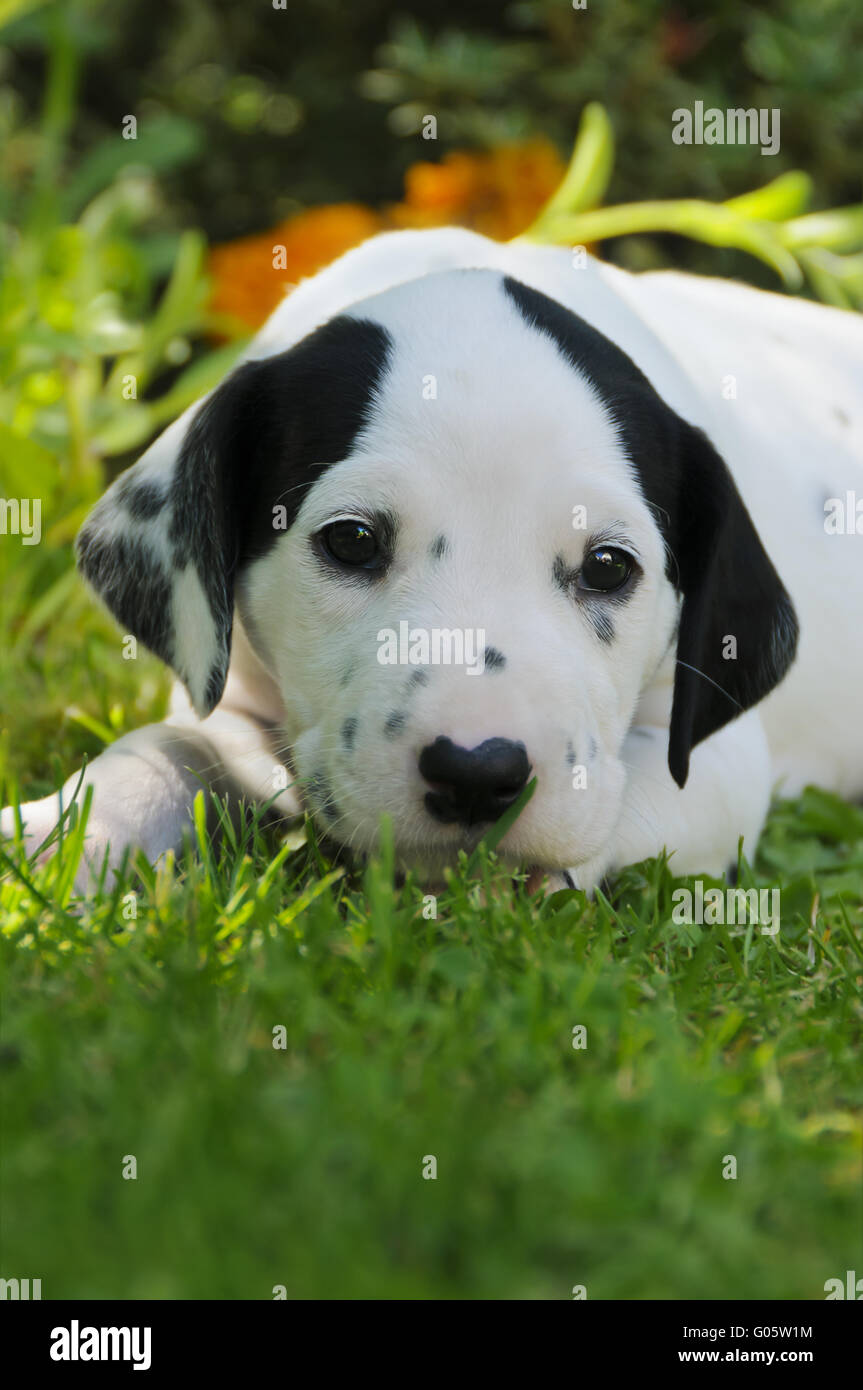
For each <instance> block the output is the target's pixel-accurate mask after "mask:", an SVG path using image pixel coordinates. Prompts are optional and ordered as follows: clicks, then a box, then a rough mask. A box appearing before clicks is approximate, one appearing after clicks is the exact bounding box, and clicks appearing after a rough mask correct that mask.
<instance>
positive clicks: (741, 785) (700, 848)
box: [553, 709, 771, 892]
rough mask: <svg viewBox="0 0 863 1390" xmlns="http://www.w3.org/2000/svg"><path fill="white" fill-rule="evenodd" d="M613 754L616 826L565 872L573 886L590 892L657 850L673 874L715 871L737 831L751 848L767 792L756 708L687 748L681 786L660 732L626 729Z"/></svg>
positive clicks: (732, 855) (729, 859)
mask: <svg viewBox="0 0 863 1390" xmlns="http://www.w3.org/2000/svg"><path fill="white" fill-rule="evenodd" d="M621 757H622V760H623V762H624V764H625V767H626V773H627V783H626V790H625V792H624V800H623V809H622V811H621V815H620V818H619V820H618V823H617V827H616V829H615V832H614V834H613V836H612V838H611V841H610V843H609V845H608V846H607V848H606V849H605V850H604V851H603V853H602V855H600V856H598V857H597V858H596V859H593V860H591V861H588V862H586V863H583V864H580V865H577V866H576V867H575V868H573V869H571V870H570V871H569V874H570V877H571V879H572V881H573V883H574V884H575V886H576V887H578V888H583V889H584V890H585V891H586V892H592V891H593V889H594V888H595V887H596V885H597V884H598V883H599V882H600V881H601V880H602V878H603V876H604V875H605V874H608V873H611V872H615V871H617V870H620V869H623V868H625V867H626V866H627V865H628V864H637V863H639V862H640V861H641V860H642V859H650V858H653V857H654V856H655V855H657V854H660V853H661V852H662V850H663V849H666V850H667V851H668V853H669V855H671V860H670V865H671V870H672V872H673V873H675V874H691V873H699V872H700V873H707V874H711V875H719V874H721V873H722V872H723V871H724V870H725V869H726V868H727V867H728V866H729V864H732V863H736V860H737V842H738V840H739V838H740V836H741V835H742V836H743V837H744V849H745V851H746V853H747V854H748V855H750V856H751V855H752V854H753V853H754V851H755V847H756V845H757V844H758V837H759V835H760V834H761V831H762V829H763V826H764V821H765V819H766V817H767V811H768V807H769V805H770V789H771V773H770V754H769V751H768V747H767V738H766V735H765V733H764V728H763V725H762V723H761V719H760V716H759V714H758V711H757V710H756V709H753V710H749V711H748V712H747V713H746V714H743V715H741V716H740V717H739V718H738V719H735V720H734V721H733V722H732V723H731V724H726V726H725V727H724V728H723V729H720V730H719V731H718V732H717V733H715V734H712V735H711V736H710V738H708V739H705V741H704V742H703V743H700V744H699V745H698V746H697V747H696V748H694V749H693V751H692V757H691V762H690V767H689V776H688V778H687V781H686V785H685V786H684V787H682V788H681V787H678V785H677V783H676V782H675V781H674V779H673V778H672V776H671V774H670V772H669V771H668V762H667V757H668V730H667V729H662V728H658V727H654V726H651V725H636V726H634V727H633V728H632V729H631V730H630V732H629V734H628V735H627V737H626V739H625V741H624V745H623V752H622V754H621ZM553 886H554V887H561V886H563V883H562V882H561V883H558V882H557V881H555V883H554V885H553Z"/></svg>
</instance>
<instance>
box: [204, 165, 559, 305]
mask: <svg viewBox="0 0 863 1390" xmlns="http://www.w3.org/2000/svg"><path fill="white" fill-rule="evenodd" d="M564 168H565V166H564V163H563V160H562V159H561V158H560V156H559V154H558V153H557V150H556V149H555V148H554V146H553V145H552V144H550V143H549V142H548V141H547V140H533V141H529V142H526V143H524V144H518V145H502V146H500V147H499V148H498V149H496V150H492V151H490V152H488V153H471V152H468V151H464V150H456V151H453V152H452V153H451V154H448V155H445V156H444V158H443V159H442V160H441V161H440V162H439V163H437V164H431V163H427V162H425V161H422V162H420V163H417V164H413V165H411V167H410V168H409V169H408V171H407V173H406V175H405V196H404V199H403V200H402V202H400V203H395V204H393V205H391V206H390V207H389V208H387V209H386V210H385V211H384V212H382V213H379V212H375V211H374V210H373V209H371V208H367V207H363V206H362V205H360V204H357V203H336V204H333V205H331V206H329V207H321V208H312V209H310V210H309V211H308V212H301V213H298V214H297V215H296V216H295V217H290V218H288V219H287V221H285V222H282V223H280V224H279V225H278V226H277V227H274V228H273V229H272V231H270V232H265V233H263V234H261V235H258V236H250V237H243V238H242V239H241V240H239V241H233V242H228V243H227V244H226V245H224V246H216V247H214V248H213V250H212V251H211V252H210V261H209V269H210V275H211V277H212V280H213V294H212V299H211V308H212V309H213V310H214V311H215V312H217V313H222V314H229V315H232V316H233V317H235V318H238V319H240V320H241V321H242V322H243V323H245V324H247V325H248V326H249V327H250V328H258V327H259V326H260V325H261V324H262V323H263V322H264V320H265V319H266V318H267V316H268V315H269V314H270V313H271V312H272V310H273V309H274V308H275V307H276V305H277V304H278V303H279V301H280V300H281V299H282V297H283V296H284V294H285V291H286V289H288V288H290V287H292V286H293V285H295V284H296V283H297V282H298V281H299V280H301V279H303V278H304V277H305V276H308V275H313V274H314V273H315V271H317V270H320V269H321V267H322V266H325V265H328V264H329V262H330V261H333V260H335V259H336V257H337V256H340V255H341V254H342V252H344V251H347V250H349V249H350V247H352V246H357V245H358V244H359V243H360V242H361V241H365V240H366V238H367V237H370V236H372V235H373V234H374V233H375V232H379V231H382V230H384V229H385V228H387V227H394V228H398V227H444V226H457V227H470V228H472V229H473V230H474V231H477V232H482V233H483V234H484V235H485V236H489V237H492V238H493V239H494V240H496V241H509V240H510V239H511V238H512V237H514V236H518V235H519V233H520V232H523V231H525V229H526V228H527V227H529V226H530V224H531V223H532V222H533V220H534V218H535V217H536V215H537V213H538V212H539V210H540V208H541V207H542V206H543V204H544V203H546V202H547V201H548V199H549V198H550V197H551V195H552V193H553V192H554V190H555V189H556V188H557V186H558V184H559V183H560V181H561V179H562V178H563V174H564ZM279 247H284V253H283V254H281V255H279V254H277V248H279Z"/></svg>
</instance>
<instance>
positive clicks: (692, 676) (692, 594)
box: [668, 421, 798, 787]
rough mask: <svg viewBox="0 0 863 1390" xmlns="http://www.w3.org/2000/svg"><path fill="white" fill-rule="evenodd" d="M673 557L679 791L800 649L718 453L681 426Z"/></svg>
mask: <svg viewBox="0 0 863 1390" xmlns="http://www.w3.org/2000/svg"><path fill="white" fill-rule="evenodd" d="M680 465H681V474H682V487H683V491H684V500H685V505H684V506H683V507H681V510H680V519H679V521H678V528H677V538H676V544H675V547H674V556H675V560H676V562H677V567H678V570H679V588H680V590H681V592H682V593H683V607H682V609H681V614H680V630H679V632H678V636H677V673H676V676H675V681H674V703H673V706H672V712H671V733H670V737H669V743H668V766H669V769H670V771H671V775H672V777H673V778H674V780H675V781H676V782H677V784H678V786H681V787H682V786H683V785H684V783H685V782H686V777H687V774H688V772H689V754H690V751H691V750H692V748H694V747H695V745H696V744H698V743H700V742H701V740H702V739H705V738H707V737H708V735H709V734H712V733H714V732H715V731H716V730H717V729H721V728H722V727H723V726H724V725H725V724H727V723H728V722H729V721H730V720H732V719H734V718H735V717H736V716H737V715H738V714H742V713H743V711H744V710H747V709H750V708H751V707H752V705H755V704H757V703H758V701H759V700H762V699H763V698H764V696H765V695H767V694H769V692H770V691H771V690H772V689H773V688H774V686H776V685H778V684H779V682H780V681H781V680H782V677H783V676H784V675H785V672H786V671H787V670H788V668H789V666H790V665H791V663H792V661H793V660H794V656H795V653H796V650H797V638H798V625H797V615H796V613H795V612H794V605H793V604H792V602H791V599H790V597H789V595H788V593H787V592H786V590H785V588H784V587H783V585H782V581H781V580H780V578H779V575H778V574H777V573H776V570H775V569H774V568H773V565H772V564H771V562H770V559H769V557H768V555H767V552H766V551H765V549H764V547H763V545H762V544H761V540H760V537H759V535H758V532H757V531H756V529H755V526H754V524H753V522H752V518H751V517H750V515H749V513H748V511H747V510H746V507H745V506H744V504H743V500H742V498H741V496H740V494H739V492H738V491H737V488H736V487H735V486H734V481H733V479H732V477H731V474H730V473H729V471H728V469H727V467H726V466H725V464H724V463H723V461H722V459H721V458H720V456H719V454H718V453H717V452H716V450H715V449H714V447H713V445H712V444H711V443H710V441H709V439H708V438H707V436H706V435H705V434H703V433H702V431H701V430H698V429H695V428H694V427H693V426H692V425H687V424H685V423H683V422H682V421H681V430H680Z"/></svg>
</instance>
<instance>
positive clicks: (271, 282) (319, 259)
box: [209, 203, 384, 328]
mask: <svg viewBox="0 0 863 1390" xmlns="http://www.w3.org/2000/svg"><path fill="white" fill-rule="evenodd" d="M383 225H384V223H383V219H382V218H381V217H379V216H378V214H377V213H375V212H372V210H371V209H370V208H365V207H362V206H361V205H360V204H358V203H334V204H332V205H330V206H329V207H322V208H311V209H310V210H309V211H308V212H300V213H298V214H297V215H296V216H295V217H289V218H288V219H287V221H285V222H280V223H279V224H278V226H276V227H273V228H272V230H271V231H269V232H263V233H261V234H260V235H256V236H248V237H242V238H240V240H239V241H229V242H226V243H225V244H224V245H223V246H214V247H213V249H212V250H211V252H210V256H209V272H210V277H211V279H212V282H213V290H212V295H211V298H210V308H211V310H212V311H213V312H214V313H217V314H228V315H230V316H231V317H233V318H237V319H240V321H241V322H242V323H245V324H247V325H248V326H249V328H258V327H260V325H261V324H262V323H263V322H264V320H265V319H266V318H268V317H269V315H270V314H271V313H272V311H273V309H275V307H276V305H277V304H279V303H280V302H281V301H282V299H284V297H285V292H286V291H287V290H288V289H292V288H293V287H294V285H296V284H297V282H298V281H299V280H302V279H304V278H305V277H306V276H308V275H314V273H315V271H316V270H320V269H321V268H322V266H325V265H329V263H330V261H334V260H335V259H336V257H337V256H340V255H341V254H342V252H343V251H348V250H350V248H351V247H352V246H357V245H358V244H359V242H361V241H365V240H366V238H367V237H370V236H373V235H374V233H375V232H379V231H380V230H381V229H382V227H383ZM282 248H284V249H282Z"/></svg>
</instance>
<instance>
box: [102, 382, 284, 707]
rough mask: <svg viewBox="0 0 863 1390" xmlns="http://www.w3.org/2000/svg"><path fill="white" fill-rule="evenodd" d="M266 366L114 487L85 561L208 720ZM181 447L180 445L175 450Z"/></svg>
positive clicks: (224, 649)
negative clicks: (242, 464) (251, 422)
mask: <svg viewBox="0 0 863 1390" xmlns="http://www.w3.org/2000/svg"><path fill="white" fill-rule="evenodd" d="M261 366H262V364H260V363H251V364H248V365H246V366H244V367H241V368H239V370H238V371H236V372H235V373H234V374H233V375H232V376H230V377H229V378H228V379H227V381H226V382H225V383H224V384H223V385H222V386H221V387H219V389H218V390H217V391H216V392H215V393H214V394H213V395H212V396H211V397H210V398H209V399H208V400H207V401H205V402H204V404H203V405H202V406H201V407H200V408H198V409H197V411H196V413H195V414H194V417H193V418H192V421H191V424H189V425H188V428H187V429H186V430H185V433H184V436H183V437H181V438H180V439H179V441H178V439H177V436H178V434H181V433H182V429H181V427H182V426H183V424H184V422H183V421H178V422H177V425H176V426H174V427H173V440H172V439H171V438H170V435H171V432H170V431H168V432H166V434H165V435H163V436H162V437H161V438H160V439H159V440H157V441H156V444H155V445H153V446H152V448H151V449H149V450H148V451H147V453H146V454H145V455H144V457H143V458H142V459H141V460H140V461H139V462H138V463H137V464H135V466H134V467H133V468H131V469H130V470H129V471H128V472H127V473H124V474H123V475H122V476H121V477H120V478H118V479H117V481H116V482H115V483H114V484H113V485H112V486H111V487H110V488H109V489H108V491H107V492H106V493H105V496H104V497H103V498H102V499H101V501H100V502H99V503H98V504H97V505H96V507H95V508H94V509H93V511H92V512H91V514H90V516H89V517H88V518H87V521H86V522H85V524H84V526H83V528H82V530H81V532H80V533H79V535H78V540H77V554H78V564H79V567H80V569H81V571H82V573H83V574H84V576H85V578H86V579H87V580H88V581H89V583H90V584H92V586H93V588H94V589H95V590H96V591H97V593H98V594H99V595H100V596H101V598H102V599H103V600H104V602H105V603H106V604H107V606H108V608H109V609H110V610H111V612H112V613H113V614H114V617H115V618H117V620H118V621H119V623H120V624H121V626H122V627H123V628H124V629H125V630H126V631H127V632H128V633H131V634H133V635H134V636H135V637H137V638H138V639H139V640H140V641H142V642H143V643H144V644H145V646H147V647H149V648H150V650H151V651H153V652H155V654H156V655H157V656H159V657H161V659H162V660H163V661H165V662H166V663H167V664H168V665H169V666H171V667H172V668H173V669H174V671H175V672H176V673H177V675H178V676H179V677H180V679H181V680H182V681H183V682H184V684H185V685H186V687H187V689H188V691H189V695H190V697H191V700H192V704H193V705H194V707H195V710H196V711H197V713H198V714H199V715H201V716H202V717H203V716H204V715H207V714H209V713H210V711H211V710H212V709H213V708H214V707H215V706H216V705H217V704H218V702H219V700H220V698H221V695H222V691H223V690H224V686H225V680H226V678H227V674H228V664H229V660H230V650H231V628H232V625H233V609H234V602H233V581H234V569H235V565H236V559H237V551H238V530H237V528H238V522H239V514H238V510H237V507H236V506H235V498H234V491H235V484H234V478H235V473H236V469H235V466H234V465H235V458H236V454H237V450H238V447H240V448H241V436H242V433H243V421H244V418H245V417H246V415H247V413H248V408H249V404H248V403H249V397H250V396H253V395H254V394H255V390H256V387H257V386H259V385H260V381H259V377H260V374H261ZM172 445H173V447H171V446H172Z"/></svg>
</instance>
